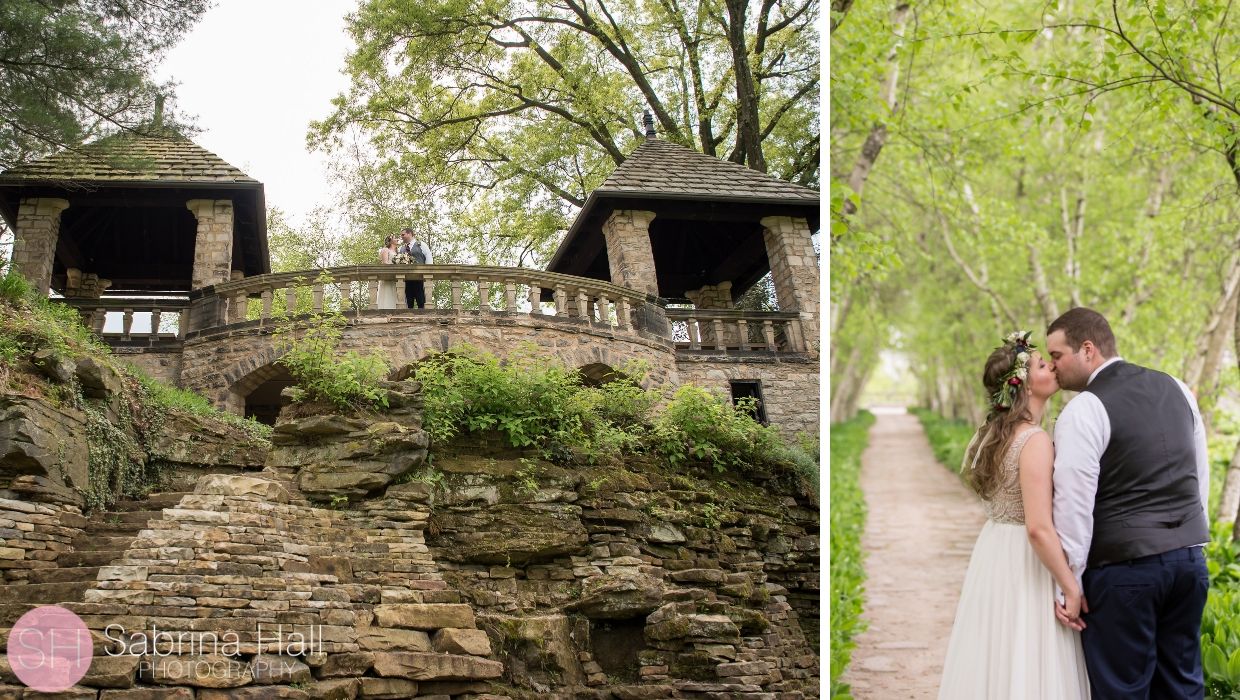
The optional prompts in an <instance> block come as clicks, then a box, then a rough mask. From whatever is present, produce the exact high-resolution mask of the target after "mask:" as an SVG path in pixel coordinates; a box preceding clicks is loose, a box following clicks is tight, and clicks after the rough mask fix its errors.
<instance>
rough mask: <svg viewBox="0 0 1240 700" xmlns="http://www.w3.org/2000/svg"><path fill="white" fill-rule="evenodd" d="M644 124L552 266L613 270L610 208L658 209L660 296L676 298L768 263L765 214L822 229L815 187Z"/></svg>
mask: <svg viewBox="0 0 1240 700" xmlns="http://www.w3.org/2000/svg"><path fill="white" fill-rule="evenodd" d="M646 133H647V138H646V139H645V140H644V141H643V142H642V143H641V144H640V145H639V146H638V147H637V148H636V149H635V150H634V151H633V152H632V154H630V155H629V157H628V158H627V159H626V160H625V161H624V162H623V163H621V164H620V166H619V167H618V168H616V169H615V171H613V172H612V174H611V176H610V177H608V178H607V180H606V182H604V183H603V185H602V186H601V187H599V188H598V189H596V190H594V191H593V192H591V193H590V196H589V197H588V198H587V199H586V201H585V204H584V205H583V206H582V208H581V211H580V212H579V213H578V214H577V218H576V219H574V220H573V223H572V225H571V226H570V227H569V229H568V235H566V236H565V237H564V240H563V241H561V242H560V246H559V248H557V249H556V252H555V255H554V256H552V258H551V261H550V262H549V263H548V264H547V269H548V270H550V271H552V272H560V273H563V274H568V275H577V276H580V277H589V278H593V279H601V280H607V279H611V272H610V269H609V262H608V260H607V246H606V240H605V236H604V235H603V230H602V226H603V222H604V221H605V220H606V219H607V217H608V216H609V215H610V214H611V212H613V211H616V210H623V209H638V210H644V211H651V212H654V213H655V219H654V221H653V223H651V226H650V240H651V248H652V253H653V254H654V256H655V259H656V261H657V265H656V267H657V268H658V277H659V279H658V286H659V293H660V295H662V296H664V297H665V298H668V299H677V300H678V299H680V298H682V297H683V296H684V294H685V292H686V290H692V289H697V288H699V287H701V286H702V285H704V284H717V283H719V282H721V281H728V282H731V283H732V284H733V290H734V291H735V292H736V293H738V294H739V293H740V292H743V291H744V290H745V289H747V288H748V287H750V286H752V285H753V284H754V283H755V282H756V281H757V280H758V279H760V278H761V277H762V275H764V274H766V273H767V271H768V270H769V262H768V260H767V254H766V249H765V243H764V242H763V241H764V239H763V235H762V227H761V221H762V219H763V218H765V217H768V216H793V217H800V218H804V219H805V220H806V222H807V223H808V224H809V227H810V230H811V231H815V230H817V229H818V220H819V209H820V197H819V193H818V191H817V190H813V189H810V188H808V187H802V186H801V185H796V184H793V183H791V182H785V181H783V180H780V179H778V178H776V177H772V176H771V175H767V174H766V173H760V172H758V171H756V170H752V169H750V168H747V167H745V166H743V165H737V164H736V163H730V162H727V161H723V160H719V159H718V158H715V157H713V156H708V155H705V154H702V153H698V152H697V151H694V150H692V149H689V148H685V147H684V146H678V145H676V144H674V143H671V142H669V141H665V140H662V139H659V138H656V137H655V136H654V125H653V123H652V122H649V121H648V123H647V130H646Z"/></svg>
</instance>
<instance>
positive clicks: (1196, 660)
mask: <svg viewBox="0 0 1240 700" xmlns="http://www.w3.org/2000/svg"><path fill="white" fill-rule="evenodd" d="M1084 586H1085V600H1086V601H1087V602H1088V603H1089V612H1088V613H1086V614H1085V615H1084V616H1083V619H1084V620H1085V625H1086V627H1085V630H1084V631H1083V632H1082V633H1081V644H1082V645H1083V646H1084V648H1085V665H1086V668H1087V669H1088V671H1089V685H1090V688H1091V690H1092V691H1093V700H1145V699H1148V700H1164V699H1166V700H1172V699H1174V700H1194V699H1199V698H1204V697H1205V680H1204V678H1203V676H1202V670H1201V613H1202V610H1204V609H1205V605H1206V592H1207V591H1208V589H1209V588H1210V574H1209V573H1208V571H1207V570H1206V562H1205V556H1204V553H1203V552H1202V549H1201V548H1200V547H1186V548H1184V549H1177V550H1174V551H1171V552H1166V553H1164V554H1155V555H1153V556H1149V557H1141V558H1139V559H1133V560H1131V561H1126V562H1120V563H1118V564H1110V565H1107V566H1102V567H1098V568H1091V569H1086V570H1085V576H1084Z"/></svg>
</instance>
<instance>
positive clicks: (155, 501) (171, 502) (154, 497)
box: [112, 491, 192, 512]
mask: <svg viewBox="0 0 1240 700" xmlns="http://www.w3.org/2000/svg"><path fill="white" fill-rule="evenodd" d="M190 493H192V492H190V491H161V492H159V493H152V494H151V495H149V496H147V497H146V498H139V499H134V500H124V501H117V502H116V503H115V504H114V505H113V506H112V511H113V512H117V511H119V512H128V511H135V510H153V509H158V508H175V507H176V505H177V504H178V503H180V502H181V497H182V496H185V495H188V494H190Z"/></svg>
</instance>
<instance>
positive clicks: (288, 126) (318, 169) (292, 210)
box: [158, 0, 357, 221]
mask: <svg viewBox="0 0 1240 700" xmlns="http://www.w3.org/2000/svg"><path fill="white" fill-rule="evenodd" d="M356 4H357V3H356V1H355V0H312V1H311V2H306V1H305V0H300V1H298V0H215V2H214V6H213V7H212V8H211V9H209V10H207V12H206V13H205V14H204V15H203V16H202V20H201V21H200V22H199V23H198V24H197V25H196V26H195V27H194V29H193V31H192V32H190V33H189V34H187V35H186V36H185V37H184V38H183V39H182V40H181V43H180V44H178V45H177V46H176V47H175V48H174V49H173V50H172V51H171V52H170V53H169V54H168V56H167V58H166V59H165V61H164V63H163V65H162V66H161V69H160V71H159V73H158V77H159V78H160V79H161V80H162V79H167V78H172V79H174V80H176V81H178V82H179V83H180V85H179V86H178V87H177V101H178V105H179V109H180V110H181V112H182V113H185V114H188V115H195V116H196V117H197V126H198V127H199V128H200V129H202V132H201V133H199V134H198V135H197V136H195V137H194V140H195V141H196V142H197V143H198V144H199V145H201V146H202V147H203V148H206V149H207V150H209V151H211V152H213V153H215V154H216V155H218V156H220V157H221V158H223V159H224V160H226V161H228V162H229V163H231V164H233V165H235V166H237V167H238V168H240V169H242V170H244V171H245V172H246V173H247V174H248V175H250V177H253V178H255V179H257V180H259V181H260V182H262V183H263V185H264V186H265V187H264V189H265V192H266V197H267V206H268V207H269V208H270V207H271V206H273V205H274V206H278V207H280V208H281V209H283V210H284V211H286V212H287V213H289V214H290V215H292V218H293V219H294V220H297V221H300V220H301V219H302V218H303V217H304V215H305V214H306V213H308V212H309V211H310V210H311V209H313V208H314V207H315V206H316V205H318V204H330V203H331V202H330V199H331V194H330V191H329V187H328V182H327V169H326V163H325V159H324V158H323V156H322V155H321V154H317V153H316V154H313V155H312V154H310V153H308V152H307V151H306V127H307V125H309V123H310V121H311V120H314V119H321V118H323V117H325V116H327V115H328V113H329V112H330V101H331V98H332V97H334V96H336V94H337V93H339V92H341V91H343V90H344V89H345V87H346V86H347V84H348V81H347V80H346V79H345V77H344V76H343V75H341V73H340V70H341V68H343V67H344V56H345V54H346V53H347V52H348V50H349V48H350V47H351V45H352V43H351V41H350V40H349V38H348V36H347V34H346V33H345V29H344V16H345V15H346V14H347V13H348V12H350V11H351V10H353V9H354V7H356Z"/></svg>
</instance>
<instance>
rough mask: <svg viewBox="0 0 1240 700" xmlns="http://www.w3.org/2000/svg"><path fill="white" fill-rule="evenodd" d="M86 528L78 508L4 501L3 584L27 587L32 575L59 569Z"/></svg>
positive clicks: (0, 509)
mask: <svg viewBox="0 0 1240 700" xmlns="http://www.w3.org/2000/svg"><path fill="white" fill-rule="evenodd" d="M85 525H86V518H85V517H83V516H82V511H81V509H80V508H78V507H76V506H71V505H65V504H59V503H46V504H45V503H30V502H28V501H20V500H14V499H11V498H0V583H5V584H11V583H26V582H27V581H29V580H30V576H31V572H33V571H38V570H46V569H54V568H56V566H57V562H56V560H57V559H58V558H60V556H61V555H62V554H64V553H65V552H68V551H70V550H72V549H73V545H72V543H73V540H74V539H75V538H77V537H78V536H79V535H81V534H82V528H83V527H84V526H85Z"/></svg>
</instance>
